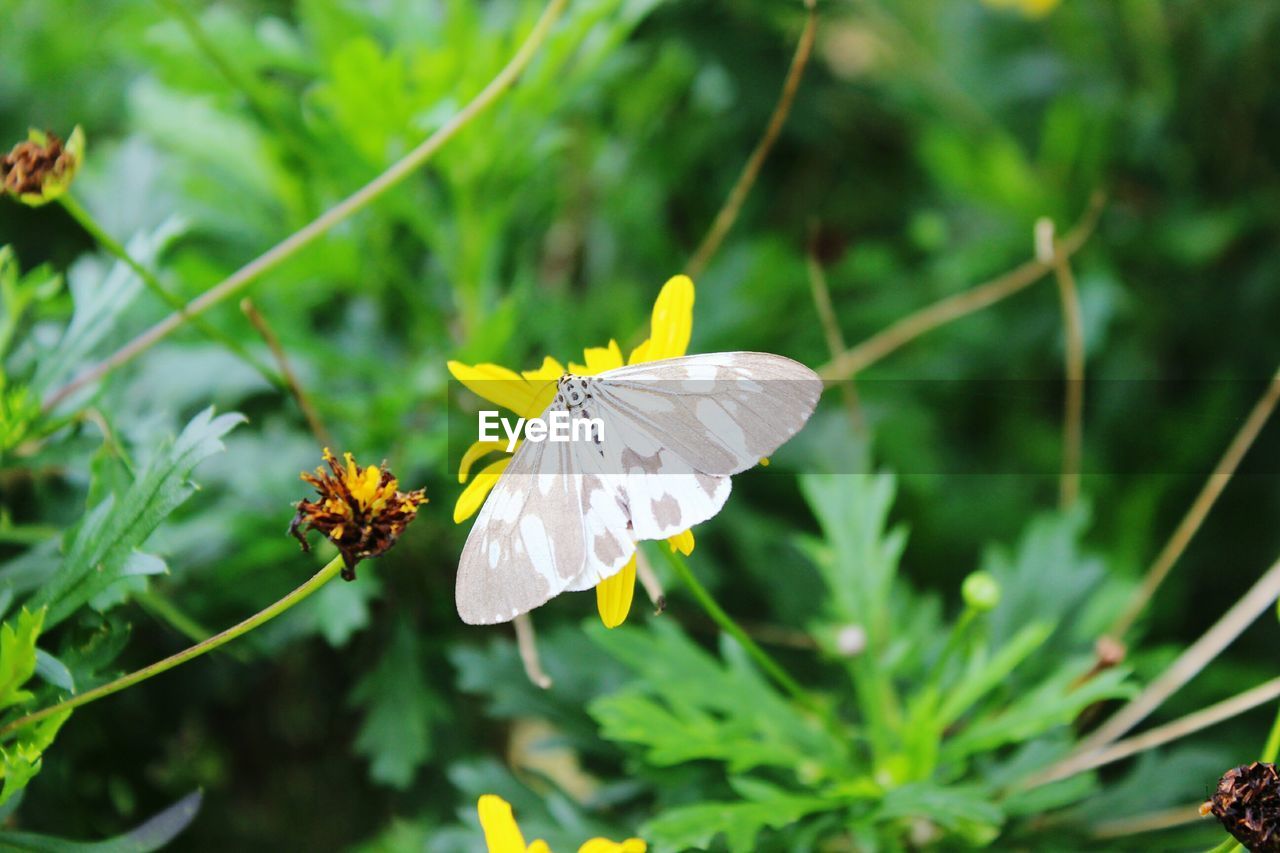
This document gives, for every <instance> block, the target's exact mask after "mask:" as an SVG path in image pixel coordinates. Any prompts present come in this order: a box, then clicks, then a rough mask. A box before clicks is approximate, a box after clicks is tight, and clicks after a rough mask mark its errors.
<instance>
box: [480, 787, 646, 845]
mask: <svg viewBox="0 0 1280 853" xmlns="http://www.w3.org/2000/svg"><path fill="white" fill-rule="evenodd" d="M476 810H477V811H478V812H479V813H480V827H481V828H482V829H483V830H484V843H485V846H486V847H488V850H489V853H551V848H550V847H548V846H547V842H545V841H543V840H542V839H538V840H535V841H534V842H533V843H532V844H530V845H528V846H525V843H524V835H523V834H522V833H521V832H520V826H519V824H517V823H516V818H515V815H514V814H512V812H511V804H510V803H508V802H507V801H506V800H504V799H502V797H499V796H498V795H497V794H484V795H483V796H481V797H480V802H479V803H477V804H476ZM647 849H648V845H646V844H645V843H644V842H643V841H641V840H640V839H639V838H628V839H627V840H626V841H621V842H619V841H610V840H609V839H607V838H592V839H590V840H589V841H585V842H583V844H582V846H581V847H579V848H578V853H645V851H646V850H647Z"/></svg>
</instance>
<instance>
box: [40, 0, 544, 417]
mask: <svg viewBox="0 0 1280 853" xmlns="http://www.w3.org/2000/svg"><path fill="white" fill-rule="evenodd" d="M567 2H568V0H550V2H549V3H547V6H546V8H545V9H544V10H543V12H542V15H541V17H539V18H538V20H537V22H536V23H535V24H534V25H533V29H532V30H531V31H530V32H529V35H528V37H527V38H526V39H525V41H524V43H523V44H522V45H520V49H519V50H518V51H516V53H515V55H514V56H512V57H511V60H510V61H509V62H508V63H507V64H506V65H505V66H504V67H503V68H502V70H501V71H499V72H498V74H497V76H495V77H494V78H493V79H492V80H490V81H489V84H488V85H487V86H485V87H484V89H482V90H481V91H480V93H479V94H478V95H476V96H475V98H473V99H472V100H471V101H470V102H469V103H468V104H467V105H466V106H465V107H463V108H462V109H461V110H460V111H459V112H458V113H456V114H455V115H454V116H453V118H451V119H449V120H448V121H447V122H445V123H444V124H443V125H442V126H441V127H440V128H439V129H437V130H436V131H435V132H434V133H432V134H431V135H430V136H428V137H427V138H426V139H425V140H423V141H422V142H421V143H420V144H419V145H418V147H416V148H414V149H413V150H412V151H410V152H409V153H408V154H406V155H405V156H404V157H402V158H401V159H399V160H397V161H396V162H395V163H393V164H392V165H391V166H389V167H388V168H387V169H386V171H384V172H382V174H380V175H378V176H377V177H376V178H374V179H373V180H371V181H370V182H369V183H367V184H365V185H364V186H363V187H361V188H360V189H358V190H356V191H355V192H354V193H352V194H351V195H349V196H347V197H346V198H345V199H343V200H342V201H340V202H338V203H337V204H336V205H334V206H333V207H331V208H329V209H328V210H327V211H325V212H324V213H322V214H320V216H318V217H316V218H315V219H313V220H312V221H311V222H310V223H308V224H307V225H304V226H303V227H302V228H300V229H298V230H297V231H295V232H293V233H292V234H290V235H289V236H288V237H286V238H285V239H283V240H281V241H280V242H279V243H277V244H276V245H275V246H273V247H271V248H270V249H268V250H267V251H266V252H264V253H263V254H261V255H259V256H258V257H257V258H255V259H253V260H252V261H250V262H249V263H247V264H245V265H244V266H243V267H241V268H240V269H238V270H236V271H235V272H233V273H232V274H231V275H229V276H228V277H227V278H225V279H223V280H222V281H221V282H219V283H218V284H216V285H214V286H213V287H211V288H209V289H208V290H206V291H205V292H204V293H202V294H201V295H200V296H197V297H196V298H195V299H193V300H191V302H189V303H187V305H186V306H185V307H184V308H183V309H182V310H181V311H177V312H174V313H173V314H170V315H169V316H168V317H165V318H164V319H163V320H161V321H160V322H158V323H156V324H155V325H154V326H152V327H151V328H149V329H147V330H146V331H144V332H142V333H141V334H139V335H138V336H137V337H135V338H134V339H133V340H131V341H129V342H128V343H126V344H125V345H124V346H122V347H121V348H120V349H118V350H116V351H115V352H114V353H112V354H111V355H110V356H108V357H107V358H106V359H104V360H103V361H101V362H99V363H98V364H96V365H94V366H93V367H91V368H89V369H88V370H86V371H84V372H83V373H81V374H80V375H79V376H77V377H76V378H75V379H73V380H71V381H70V382H68V383H67V384H66V385H64V386H63V387H62V388H59V389H58V390H57V391H55V392H53V393H52V394H51V395H49V397H48V398H47V399H46V400H45V402H44V408H45V411H48V410H50V409H52V408H53V407H55V406H57V405H58V404H59V403H61V402H62V401H63V400H65V399H66V398H67V397H68V396H70V395H71V394H73V393H75V392H76V391H78V390H79V389H81V388H83V387H84V386H85V385H88V384H90V383H92V382H96V381H98V380H99V379H101V378H102V377H104V376H106V375H107V374H108V373H110V372H111V371H112V370H115V369H116V368H117V367H120V366H121V365H123V364H127V363H128V362H130V361H132V360H133V359H135V358H137V357H138V356H139V355H141V354H142V353H144V352H146V351H147V350H148V349H150V348H151V347H152V346H154V345H155V343H156V342H157V341H160V340H161V339H163V338H164V337H166V336H167V335H169V334H170V333H172V332H173V331H174V330H175V329H177V328H179V327H181V326H182V324H183V323H185V322H187V321H188V320H190V319H191V318H193V317H195V316H197V315H199V314H203V313H204V312H205V311H208V310H209V309H210V308H212V307H214V306H215V305H218V304H219V303H221V302H223V301H225V300H226V299H228V298H230V297H232V296H235V295H236V294H238V293H240V291H242V290H244V289H245V288H246V287H248V286H249V285H250V284H251V283H253V282H254V281H256V280H257V279H258V278H260V277H261V276H262V275H263V274H265V273H267V272H269V271H271V270H273V269H275V268H276V267H278V266H279V265H280V264H282V263H283V262H284V261H286V260H288V259H289V258H291V257H293V256H294V255H296V254H297V253H298V252H299V251H301V250H302V249H304V248H306V247H307V246H309V245H310V244H311V243H313V242H314V241H315V240H317V239H318V238H319V237H321V236H323V235H324V234H326V233H328V232H329V231H330V230H331V229H332V228H333V227H334V226H336V225H338V224H339V223H341V222H344V221H345V220H347V219H349V218H351V216H352V215H354V214H356V213H358V212H359V211H361V210H363V209H364V208H366V207H368V206H369V205H370V204H371V203H372V202H373V201H375V200H377V199H378V198H379V197H381V196H382V195H383V194H385V193H386V192H387V191H388V190H390V189H392V188H394V187H396V186H398V185H399V184H400V183H401V182H402V181H403V180H404V179H405V178H407V177H408V176H409V175H411V174H412V173H413V172H414V171H415V170H417V169H418V168H419V167H421V166H422V164H424V163H426V162H427V161H428V160H430V159H431V157H432V156H433V155H434V154H435V153H436V152H437V151H439V150H440V149H441V148H442V147H444V144H445V143H446V142H448V141H449V140H450V139H452V138H453V137H454V136H456V135H457V134H458V131H460V130H462V129H463V128H464V127H466V126H467V125H468V124H469V123H470V122H471V121H472V119H474V118H475V117H476V116H478V115H480V114H481V113H482V112H484V111H485V110H486V109H487V108H488V107H489V106H491V105H492V104H493V103H494V102H495V101H496V100H497V99H498V98H499V96H501V95H502V94H503V93H504V92H505V91H506V90H507V89H509V88H511V86H513V85H514V84H515V82H516V80H517V79H518V78H519V76H520V74H521V73H522V72H523V71H524V69H525V67H526V66H527V65H528V64H529V62H530V60H532V59H533V56H534V54H535V53H536V52H537V51H538V48H540V47H541V46H542V43H543V42H544V41H546V39H547V35H548V34H549V33H550V32H551V27H552V25H553V24H554V23H555V22H556V20H557V19H558V18H559V17H560V14H561V12H563V11H564V7H565V5H566V3H567Z"/></svg>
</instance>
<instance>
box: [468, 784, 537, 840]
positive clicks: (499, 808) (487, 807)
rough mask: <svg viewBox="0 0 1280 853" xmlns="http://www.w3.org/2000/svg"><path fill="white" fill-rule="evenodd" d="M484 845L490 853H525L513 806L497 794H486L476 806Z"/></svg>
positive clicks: (522, 837)
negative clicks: (482, 830)
mask: <svg viewBox="0 0 1280 853" xmlns="http://www.w3.org/2000/svg"><path fill="white" fill-rule="evenodd" d="M476 811H477V812H479V814H480V826H481V828H482V829H484V843H485V846H487V847H488V848H489V853H525V846H524V836H523V835H521V834H520V827H519V826H518V825H516V818H515V815H513V814H512V813H511V804H510V803H508V802H507V801H506V800H504V799H502V797H499V796H497V795H496V794H484V795H482V796H481V797H480V802H479V803H477V804H476Z"/></svg>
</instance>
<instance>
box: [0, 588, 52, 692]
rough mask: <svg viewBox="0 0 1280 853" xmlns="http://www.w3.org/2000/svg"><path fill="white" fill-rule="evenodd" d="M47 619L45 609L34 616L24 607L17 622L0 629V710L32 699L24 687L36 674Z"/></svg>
mask: <svg viewBox="0 0 1280 853" xmlns="http://www.w3.org/2000/svg"><path fill="white" fill-rule="evenodd" d="M44 616H45V611H44V609H43V608H41V609H40V610H37V611H35V612H34V613H32V612H31V611H29V610H27V609H26V608H25V607H24V608H23V609H22V612H21V613H19V614H18V616H17V619H16V620H10V621H8V622H5V623H4V625H2V626H0V711H3V710H4V709H5V708H9V707H11V706H13V705H20V704H22V703H24V702H29V701H30V700H31V699H32V694H31V692H30V691H29V690H23V689H22V686H23V685H24V684H26V683H27V681H28V680H30V678H31V676H32V675H34V674H35V671H36V637H38V636H39V635H40V630H41V628H42V626H43V624H44ZM14 621H16V622H17V625H16V626H15V625H14Z"/></svg>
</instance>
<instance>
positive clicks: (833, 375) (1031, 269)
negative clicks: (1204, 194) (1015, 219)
mask: <svg viewBox="0 0 1280 853" xmlns="http://www.w3.org/2000/svg"><path fill="white" fill-rule="evenodd" d="M1104 202H1105V196H1104V195H1103V194H1102V193H1101V192H1097V193H1094V195H1093V198H1092V199H1091V201H1090V203H1089V208H1088V210H1086V211H1085V213H1084V215H1083V216H1082V217H1081V219H1080V221H1079V222H1078V223H1077V224H1076V226H1075V227H1074V228H1072V229H1071V231H1070V232H1068V233H1067V235H1066V236H1065V237H1063V238H1062V242H1061V243H1059V244H1058V253H1059V255H1060V256H1061V257H1062V258H1069V257H1071V256H1072V255H1074V254H1075V253H1076V252H1078V251H1079V250H1080V247H1081V246H1083V245H1084V243H1085V241H1086V240H1088V239H1089V235H1090V234H1091V233H1092V232H1093V228H1094V226H1095V225H1097V223H1098V217H1099V216H1101V215H1102V208H1103V204H1104ZM1051 271H1052V266H1051V265H1050V264H1047V263H1044V262H1043V261H1039V260H1034V259H1033V260H1030V261H1027V262H1026V263H1024V264H1022V265H1021V266H1018V267H1015V268H1014V269H1012V270H1010V271H1009V272H1007V273H1005V274H1004V275H1002V276H1000V277H998V278H994V279H991V280H990V281H987V282H983V283H982V284H979V285H978V286H976V287H973V288H970V289H969V290H966V291H964V292H963V293H957V294H955V295H953V296H948V297H946V298H945V299H940V300H938V301H937V302H934V303H933V304H931V305H926V306H925V307H924V308H921V309H920V310H919V311H916V312H914V313H912V314H908V315H907V316H906V317H903V318H902V319H901V320H899V321H897V322H896V323H894V324H893V325H891V326H889V327H888V328H887V329H885V330H884V331H882V332H878V333H877V334H874V335H872V336H871V337H869V338H867V339H866V340H865V341H863V342H862V343H860V344H855V345H854V346H853V347H851V348H849V349H847V350H845V351H844V352H843V353H841V354H840V355H839V356H838V357H837V358H835V359H833V360H832V361H830V362H829V363H827V364H826V365H824V366H822V367H820V368H818V375H819V376H821V377H822V378H823V379H826V380H828V381H831V382H835V381H837V380H840V379H847V378H851V377H854V376H857V375H858V374H859V373H861V372H862V371H863V370H866V369H867V368H868V367H870V366H871V365H872V364H875V363H876V362H877V361H879V360H880V359H882V358H884V357H885V356H887V355H889V354H890V353H892V352H894V351H896V350H897V349H899V348H900V347H902V346H903V345H905V344H908V343H910V342H911V341H913V340H915V339H916V338H918V337H920V336H921V335H923V334H925V333H927V332H931V331H933V330H934V329H936V328H938V327H939V326H943V325H946V324H947V323H950V322H951V321H952V320H958V319H960V318H961V317H964V316H967V315H969V314H972V313H974V312H975V311H980V310H982V309H983V308H986V307H988V306H990V305H994V304H995V303H997V302H999V301H1001V300H1002V299H1008V298H1009V297H1010V296H1013V295H1014V294H1015V293H1017V292H1018V291H1020V290H1023V289H1024V288H1026V287H1029V286H1030V285H1032V284H1034V283H1035V282H1036V281H1038V280H1039V279H1040V278H1042V277H1043V276H1045V275H1046V274H1048V273H1049V272H1051Z"/></svg>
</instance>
